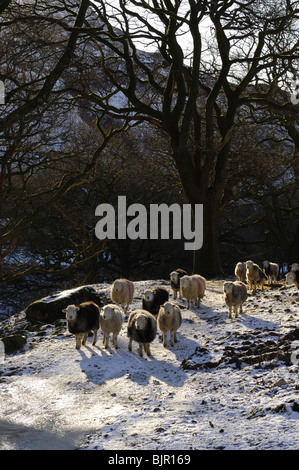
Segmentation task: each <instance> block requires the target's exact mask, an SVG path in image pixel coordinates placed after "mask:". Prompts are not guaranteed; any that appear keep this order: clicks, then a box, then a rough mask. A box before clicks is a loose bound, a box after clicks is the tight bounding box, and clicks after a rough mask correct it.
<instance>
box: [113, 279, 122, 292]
mask: <svg viewBox="0 0 299 470" xmlns="http://www.w3.org/2000/svg"><path fill="white" fill-rule="evenodd" d="M113 290H114V291H115V292H120V291H121V290H122V282H120V281H114V283H113Z"/></svg>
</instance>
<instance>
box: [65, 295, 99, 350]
mask: <svg viewBox="0 0 299 470" xmlns="http://www.w3.org/2000/svg"><path fill="white" fill-rule="evenodd" d="M62 311H63V312H64V313H65V314H66V320H67V327H68V330H69V332H70V333H72V334H74V335H75V338H76V348H77V349H80V348H81V345H82V344H85V343H86V339H87V336H88V333H89V332H90V331H93V342H92V345H93V346H94V345H95V344H96V341H97V333H98V329H99V323H100V307H99V306H98V305H97V304H95V303H94V302H83V303H81V304H79V305H68V306H67V307H66V308H65V309H63V310H62Z"/></svg>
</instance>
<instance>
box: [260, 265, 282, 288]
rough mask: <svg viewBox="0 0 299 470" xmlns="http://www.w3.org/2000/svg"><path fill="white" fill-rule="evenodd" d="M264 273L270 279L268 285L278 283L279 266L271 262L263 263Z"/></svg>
mask: <svg viewBox="0 0 299 470" xmlns="http://www.w3.org/2000/svg"><path fill="white" fill-rule="evenodd" d="M263 271H264V273H265V274H266V276H267V278H268V284H270V283H271V282H273V283H275V282H277V277H278V274H279V266H278V264H277V263H270V262H269V261H264V262H263Z"/></svg>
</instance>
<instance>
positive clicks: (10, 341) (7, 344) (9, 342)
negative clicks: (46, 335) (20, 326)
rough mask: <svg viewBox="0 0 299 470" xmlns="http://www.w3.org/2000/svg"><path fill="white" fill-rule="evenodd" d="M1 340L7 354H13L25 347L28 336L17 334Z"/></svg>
mask: <svg viewBox="0 0 299 470" xmlns="http://www.w3.org/2000/svg"><path fill="white" fill-rule="evenodd" d="M1 341H2V343H3V344H4V352H5V353H6V354H13V353H15V352H17V351H20V350H21V349H23V347H24V346H25V344H26V342H27V338H26V336H25V335H21V334H15V335H9V336H4V337H3V338H1Z"/></svg>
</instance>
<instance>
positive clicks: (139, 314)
mask: <svg viewBox="0 0 299 470" xmlns="http://www.w3.org/2000/svg"><path fill="white" fill-rule="evenodd" d="M127 334H128V337H129V348H128V349H129V351H132V342H133V340H134V341H136V342H137V343H138V345H139V350H138V352H139V356H143V352H142V347H143V348H144V351H145V353H146V354H147V355H148V356H150V355H151V350H150V343H151V342H152V341H153V340H154V339H155V337H156V334H157V322H156V319H155V317H154V315H152V314H151V313H150V312H147V311H146V310H142V309H137V310H133V312H131V313H130V315H129V319H128V330H127Z"/></svg>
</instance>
